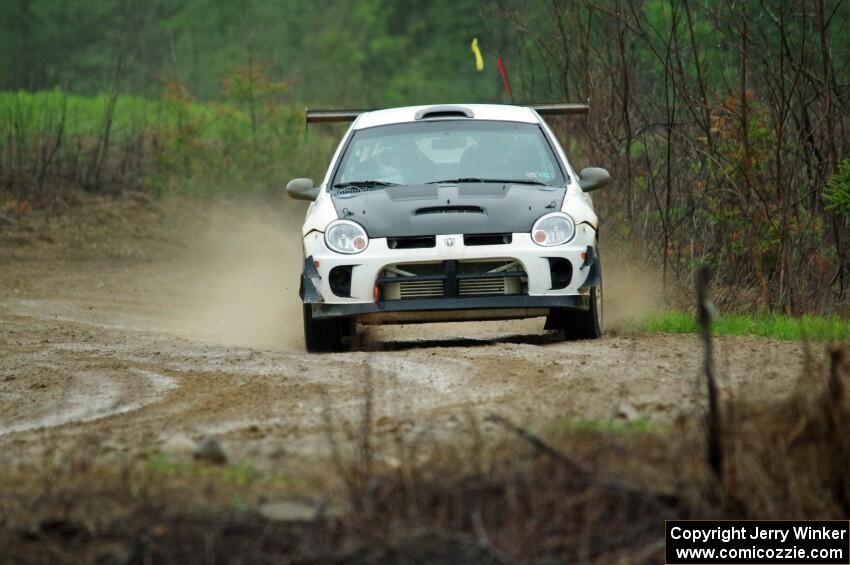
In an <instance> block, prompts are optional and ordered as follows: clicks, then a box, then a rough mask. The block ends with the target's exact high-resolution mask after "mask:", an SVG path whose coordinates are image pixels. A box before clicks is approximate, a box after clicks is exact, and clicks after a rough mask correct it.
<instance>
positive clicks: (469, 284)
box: [457, 278, 516, 296]
mask: <svg viewBox="0 0 850 565" xmlns="http://www.w3.org/2000/svg"><path fill="white" fill-rule="evenodd" d="M507 281H508V279H506V278H498V279H479V280H475V279H472V280H462V281H458V284H457V293H458V294H459V295H460V296H492V295H499V294H516V293H509V292H507V289H506V286H507V285H506V283H507Z"/></svg>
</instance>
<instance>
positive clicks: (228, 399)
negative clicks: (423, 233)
mask: <svg viewBox="0 0 850 565" xmlns="http://www.w3.org/2000/svg"><path fill="white" fill-rule="evenodd" d="M295 215H297V214H295ZM295 222H297V220H291V219H290V220H289V221H287V219H286V218H282V217H281V214H280V213H279V212H276V211H275V210H274V209H273V207H272V209H269V208H268V207H267V208H258V207H246V206H245V205H235V204H226V205H219V206H214V207H213V206H209V205H203V206H201V205H197V204H195V203H191V202H188V203H187V202H185V201H184V202H179V203H167V202H166V203H162V202H151V201H148V200H147V199H144V198H141V197H139V198H138V199H135V200H134V199H124V200H121V201H113V200H103V199H90V198H84V201H83V202H82V204H80V203H77V204H75V205H74V206H72V207H69V209H68V210H66V211H63V212H62V214H61V215H57V214H56V213H53V214H47V213H43V214H33V215H32V216H30V217H28V218H25V219H23V220H21V222H20V223H16V224H14V225H11V226H5V227H3V226H0V229H2V230H3V231H0V450H1V451H2V453H3V454H4V455H5V456H6V461H17V462H21V463H33V462H38V461H42V460H44V459H57V458H58V459H61V458H65V457H68V456H71V455H73V454H78V453H86V454H87V457H94V458H96V460H98V461H104V462H108V461H113V460H119V461H125V460H131V459H133V458H137V457H139V456H140V455H141V454H144V453H150V452H152V451H156V450H160V449H165V450H168V449H178V448H180V446H183V445H184V444H186V443H187V441H188V440H192V441H197V440H199V439H201V438H202V437H204V436H208V435H213V436H216V437H218V438H219V439H220V440H221V443H222V444H223V446H224V447H225V449H226V450H227V452H228V453H229V454H230V455H231V458H232V459H233V460H236V461H239V460H247V461H250V462H251V463H252V464H253V465H258V466H261V467H262V466H266V465H275V466H276V467H277V468H278V469H280V468H281V466H282V468H283V469H284V470H285V469H286V468H287V465H296V464H297V463H296V462H298V461H304V460H305V459H309V457H310V456H311V455H312V454H316V453H322V452H324V450H325V446H326V442H325V440H324V439H323V429H324V420H323V410H324V407H325V405H326V404H329V405H330V408H331V410H332V413H333V414H334V417H335V418H336V419H337V421H340V420H344V419H356V418H357V417H358V414H359V411H360V406H361V404H362V401H363V390H364V386H365V385H364V383H365V381H366V378H365V377H366V375H367V374H368V375H371V381H372V383H373V386H374V394H375V419H376V423H377V428H378V429H379V430H391V429H397V428H401V429H404V430H407V431H410V432H417V431H418V432H421V433H449V434H451V433H453V431H454V430H458V429H461V428H462V427H463V426H465V423H466V421H467V418H468V415H469V414H472V415H475V416H483V415H486V414H488V413H491V412H497V413H500V414H503V415H506V416H509V417H511V418H513V419H515V420H516V421H519V422H522V423H525V424H528V425H531V426H544V425H546V424H547V422H551V421H553V420H556V419H608V418H612V417H614V416H615V415H616V413H617V411H618V408H619V407H620V405H621V404H623V403H627V404H629V405H630V406H632V407H634V408H635V409H636V410H637V412H638V413H639V414H640V415H641V416H642V417H645V418H649V419H651V420H654V421H659V422H670V421H673V420H674V419H675V417H676V416H677V415H678V414H680V413H682V412H686V411H689V410H691V409H692V408H693V405H694V400H693V399H694V398H695V397H696V396H697V395H696V392H697V391H696V385H695V383H696V382H697V375H698V374H699V363H700V359H701V357H700V355H701V354H700V350H699V347H698V344H697V341H696V338H695V337H693V336H664V335H640V334H635V333H630V332H626V331H622V330H619V331H614V332H612V333H609V334H608V335H607V336H606V337H605V338H603V339H601V340H598V341H592V342H573V343H564V342H559V341H557V340H556V339H555V338H554V336H551V335H548V334H546V333H545V332H543V330H542V320H530V321H525V322H519V323H506V322H499V323H487V324H469V323H467V324H456V325H432V326H404V327H392V328H381V329H380V330H375V331H370V332H368V333H367V334H366V335H365V336H364V338H363V339H364V343H363V349H362V350H361V351H358V352H352V353H341V354H332V355H321V356H315V355H307V354H306V353H305V352H304V351H303V350H302V349H301V345H300V343H299V339H300V332H301V325H300V324H301V320H300V311H299V309H298V301H297V296H296V291H297V280H298V272H299V271H298V269H299V263H300V257H299V251H298V248H297V235H296V234H297V228H296V227H295ZM635 280H636V279H634V278H633V277H632V278H629V277H627V278H626V281H625V282H623V283H619V287H618V286H617V284H613V285H609V287H608V290H607V293H606V294H607V295H608V297H609V299H610V300H611V302H612V304H614V306H615V307H616V308H615V309H622V305H623V304H633V303H637V302H639V301H638V300H637V298H636V296H635V295H636V294H637V292H638V291H639V290H640V289H636V288H635V287H634V285H635V284H636V282H635ZM618 303H619V304H620V306H617V304H618ZM615 314H616V312H615ZM614 318H615V320H614V321H615V323H616V322H617V320H616V315H615V316H614ZM718 342H719V343H718V350H719V353H718V360H719V366H720V370H721V373H722V374H723V379H724V380H723V385H724V390H725V392H726V393H727V394H738V395H748V396H753V397H755V396H761V397H765V396H779V395H782V394H783V393H784V392H785V391H786V390H787V388H788V387H789V386H790V384H791V383H792V382H793V381H794V379H795V378H796V377H797V376H798V375H799V374H800V371H801V366H802V356H801V354H800V347H799V346H798V345H797V344H795V343H790V342H779V341H772V340H766V339H758V338H740V339H731V338H729V339H727V338H724V339H720V340H718ZM323 399H326V400H323Z"/></svg>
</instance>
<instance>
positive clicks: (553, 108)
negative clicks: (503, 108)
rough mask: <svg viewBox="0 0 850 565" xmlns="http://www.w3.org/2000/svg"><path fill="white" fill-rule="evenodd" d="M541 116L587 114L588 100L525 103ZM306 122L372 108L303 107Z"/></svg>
mask: <svg viewBox="0 0 850 565" xmlns="http://www.w3.org/2000/svg"><path fill="white" fill-rule="evenodd" d="M525 107H526V108H531V109H532V110H534V111H535V112H537V113H538V114H540V115H541V116H574V115H578V114H587V113H588V112H589V111H590V102H589V101H588V102H587V103H584V104H581V103H567V102H564V103H559V104H526V105H525ZM304 111H305V114H306V119H307V123H308V124H320V123H328V122H353V121H354V120H355V119H357V116H359V115H360V114H363V113H365V112H372V111H374V110H365V109H364V110H311V109H309V108H305V109H304Z"/></svg>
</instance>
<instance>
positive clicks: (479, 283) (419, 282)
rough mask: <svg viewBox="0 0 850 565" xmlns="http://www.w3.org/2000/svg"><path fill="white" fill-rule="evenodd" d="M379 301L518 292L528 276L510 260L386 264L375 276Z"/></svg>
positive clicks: (524, 289)
mask: <svg viewBox="0 0 850 565" xmlns="http://www.w3.org/2000/svg"><path fill="white" fill-rule="evenodd" d="M377 282H378V286H379V288H380V292H381V299H382V300H416V299H423V298H448V297H452V298H458V297H476V296H501V295H518V294H525V293H526V292H527V283H528V277H527V275H526V273H525V271H524V270H523V269H522V265H521V264H520V263H519V262H518V261H515V260H512V259H499V260H492V259H488V260H486V261H439V262H431V263H403V264H398V265H391V266H388V267H386V268H385V269H384V270H383V272H382V274H381V277H380V278H379V279H378V281H377Z"/></svg>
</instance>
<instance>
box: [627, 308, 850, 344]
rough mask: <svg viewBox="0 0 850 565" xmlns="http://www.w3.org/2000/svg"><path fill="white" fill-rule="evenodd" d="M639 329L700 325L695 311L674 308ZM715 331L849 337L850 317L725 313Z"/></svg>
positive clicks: (690, 328)
mask: <svg viewBox="0 0 850 565" xmlns="http://www.w3.org/2000/svg"><path fill="white" fill-rule="evenodd" d="M640 329H641V330H644V331H648V332H660V333H696V332H697V331H698V329H699V328H698V326H697V321H696V318H695V317H694V315H693V314H689V313H685V312H677V311H674V312H665V313H662V314H656V315H653V316H650V317H649V318H647V319H645V320H644V321H643V322H642V323H641V324H640ZM712 333H714V334H715V335H729V336H748V335H757V336H763V337H771V338H775V339H789V340H800V339H808V340H812V341H832V340H850V320H845V319H842V318H840V317H839V316H810V315H806V316H801V317H799V318H794V317H791V316H784V315H780V314H757V315H747V314H726V315H723V316H720V317H719V318H718V319H717V320H715V321H714V323H713V324H712Z"/></svg>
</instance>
